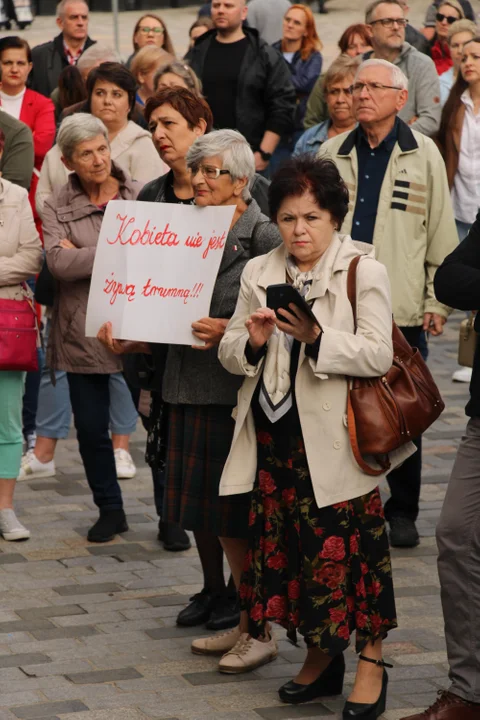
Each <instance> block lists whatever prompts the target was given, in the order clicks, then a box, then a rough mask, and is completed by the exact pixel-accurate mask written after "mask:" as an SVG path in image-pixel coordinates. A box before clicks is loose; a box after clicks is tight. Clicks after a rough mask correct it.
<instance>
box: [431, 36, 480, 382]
mask: <svg viewBox="0 0 480 720" xmlns="http://www.w3.org/2000/svg"><path fill="white" fill-rule="evenodd" d="M479 113H480V36H477V37H474V38H472V39H471V40H468V41H467V42H466V43H465V44H464V46H463V53H462V59H461V61H460V71H459V73H458V75H457V79H456V81H455V83H454V84H453V87H452V89H451V90H450V95H449V96H448V100H447V102H446V103H445V105H444V107H443V111H442V119H441V122H440V130H439V131H438V136H437V144H438V146H439V147H440V151H441V152H442V155H443V158H444V160H445V165H446V168H447V178H448V184H449V187H450V189H451V192H452V202H453V211H454V215H455V223H456V225H457V232H458V239H459V240H460V242H461V241H462V240H464V239H465V238H466V237H467V235H468V233H469V231H470V228H471V227H472V225H473V223H474V221H475V218H476V216H477V213H478V210H479V208H480V189H479V186H478V170H477V163H476V158H477V156H478V149H479V147H480V145H479V143H480V134H479V129H478V118H479ZM471 378H472V369H471V368H467V367H460V368H457V370H455V372H454V373H453V376H452V379H453V380H454V381H455V382H470V380H471Z"/></svg>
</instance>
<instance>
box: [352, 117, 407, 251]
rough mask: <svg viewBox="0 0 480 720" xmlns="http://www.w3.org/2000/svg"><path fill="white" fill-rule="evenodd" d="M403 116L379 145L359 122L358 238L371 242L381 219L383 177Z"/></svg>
mask: <svg viewBox="0 0 480 720" xmlns="http://www.w3.org/2000/svg"><path fill="white" fill-rule="evenodd" d="M398 125H399V120H398V118H396V120H395V124H394V126H393V128H392V130H391V132H390V133H389V134H388V135H387V137H386V138H385V139H384V140H382V142H381V143H380V145H379V146H378V147H376V148H371V147H370V145H369V144H368V140H367V136H366V135H365V133H364V131H363V129H362V128H361V127H360V125H359V126H358V128H357V130H356V133H357V139H356V141H355V147H356V149H357V159H358V183H357V203H356V205H355V212H354V214H353V221H352V231H351V235H352V238H353V239H354V240H360V241H361V242H366V243H371V242H372V241H373V233H374V230H375V221H376V219H377V210H378V201H379V198H380V191H381V189H382V183H383V178H384V177H385V173H386V171H387V166H388V163H389V161H390V156H391V154H392V151H393V148H394V147H395V143H396V142H397V138H398Z"/></svg>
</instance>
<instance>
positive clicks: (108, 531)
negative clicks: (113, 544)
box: [87, 510, 128, 543]
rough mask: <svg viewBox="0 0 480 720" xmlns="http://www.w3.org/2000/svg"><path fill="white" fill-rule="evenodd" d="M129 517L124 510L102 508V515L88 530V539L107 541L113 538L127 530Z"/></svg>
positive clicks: (98, 541)
mask: <svg viewBox="0 0 480 720" xmlns="http://www.w3.org/2000/svg"><path fill="white" fill-rule="evenodd" d="M127 530H128V525H127V518H126V517H125V513H124V511H123V510H100V517H99V518H98V520H97V522H96V523H95V525H92V527H91V528H90V530H89V531H88V535H87V540H88V541H89V542H94V543H105V542H109V541H110V540H113V538H114V537H115V535H118V534H119V533H124V532H127Z"/></svg>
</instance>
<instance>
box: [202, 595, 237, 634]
mask: <svg viewBox="0 0 480 720" xmlns="http://www.w3.org/2000/svg"><path fill="white" fill-rule="evenodd" d="M239 622H240V606H239V604H238V599H237V596H236V595H235V596H233V597H232V596H228V595H222V596H217V597H216V598H215V599H214V601H213V605H212V610H211V613H210V617H209V619H208V621H207V623H206V627H207V629H208V630H228V628H232V627H237V625H238V624H239Z"/></svg>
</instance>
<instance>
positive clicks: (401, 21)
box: [369, 15, 438, 30]
mask: <svg viewBox="0 0 480 720" xmlns="http://www.w3.org/2000/svg"><path fill="white" fill-rule="evenodd" d="M437 18H438V15H437ZM376 23H380V25H381V26H382V27H384V28H387V30H391V29H392V28H393V26H394V24H395V23H397V25H398V27H406V26H407V25H408V20H407V19H406V18H382V20H371V22H370V23H369V25H375V24H376Z"/></svg>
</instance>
